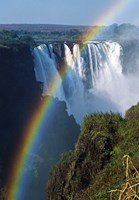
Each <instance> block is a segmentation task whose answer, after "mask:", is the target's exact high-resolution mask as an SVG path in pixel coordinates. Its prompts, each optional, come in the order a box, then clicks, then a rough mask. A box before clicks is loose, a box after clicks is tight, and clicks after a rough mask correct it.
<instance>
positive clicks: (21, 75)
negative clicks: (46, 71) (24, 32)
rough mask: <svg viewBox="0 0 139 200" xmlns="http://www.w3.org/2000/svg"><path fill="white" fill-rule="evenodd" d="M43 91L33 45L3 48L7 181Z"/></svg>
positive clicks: (0, 147)
mask: <svg viewBox="0 0 139 200" xmlns="http://www.w3.org/2000/svg"><path fill="white" fill-rule="evenodd" d="M40 95H41V91H40V89H39V86H38V83H36V81H35V74H34V63H33V57H32V55H31V52H30V47H29V46H13V47H7V48H6V47H0V165H1V166H2V167H1V168H2V174H3V177H2V179H5V178H6V176H5V175H6V174H7V170H8V168H9V167H10V162H12V160H13V156H14V150H15V149H16V146H17V144H18V140H19V139H20V138H21V135H22V132H23V129H24V126H25V124H26V123H27V121H28V118H29V117H30V115H31V113H32V111H33V109H34V106H35V105H36V103H37V101H38V100H39V98H40Z"/></svg>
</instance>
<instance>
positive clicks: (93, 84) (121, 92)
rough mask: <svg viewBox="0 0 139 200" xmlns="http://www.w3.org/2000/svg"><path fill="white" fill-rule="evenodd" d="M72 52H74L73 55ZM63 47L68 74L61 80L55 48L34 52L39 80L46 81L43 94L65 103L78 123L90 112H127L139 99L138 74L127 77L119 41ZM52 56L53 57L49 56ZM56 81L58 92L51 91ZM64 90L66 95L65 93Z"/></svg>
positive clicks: (39, 48)
mask: <svg viewBox="0 0 139 200" xmlns="http://www.w3.org/2000/svg"><path fill="white" fill-rule="evenodd" d="M72 52H73V53H72ZM72 52H71V50H70V48H69V47H68V45H66V44H64V53H65V62H66V67H67V71H68V73H67V75H66V77H65V78H64V80H63V81H62V80H61V78H60V75H59V73H58V70H57V66H56V60H55V56H56V55H55V54H54V53H53V51H52V45H51V46H49V51H48V47H47V46H46V45H45V44H43V45H40V46H38V47H36V48H35V49H34V51H33V55H34V59H35V73H36V79H37V81H40V82H43V84H44V88H43V94H44V95H46V94H48V95H52V96H54V97H58V98H59V100H65V101H66V103H67V108H68V113H69V114H73V115H74V117H75V119H76V121H77V122H78V123H82V119H83V117H84V116H85V115H87V114H89V113H90V112H97V111H99V112H109V111H114V112H120V113H122V114H124V112H125V111H126V110H127V109H128V108H129V107H130V106H132V105H133V104H136V103H137V102H138V100H139V86H138V84H137V83H138V77H137V75H135V74H134V75H133V74H130V75H124V74H123V73H122V65H121V61H120V56H121V53H122V48H121V46H120V45H119V44H118V43H116V42H88V43H87V44H86V48H85V49H82V51H80V49H79V45H78V44H74V46H73V50H72ZM50 54H51V56H50ZM55 77H56V78H57V80H58V82H59V85H60V86H59V90H58V91H57V93H56V94H55V93H52V92H51V91H49V89H48V88H49V84H50V82H51V81H52V80H53V79H55ZM63 91H64V92H63Z"/></svg>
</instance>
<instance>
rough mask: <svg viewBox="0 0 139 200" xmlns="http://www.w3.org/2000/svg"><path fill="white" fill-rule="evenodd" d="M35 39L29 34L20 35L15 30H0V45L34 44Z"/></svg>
mask: <svg viewBox="0 0 139 200" xmlns="http://www.w3.org/2000/svg"><path fill="white" fill-rule="evenodd" d="M33 44H34V39H33V38H32V36H31V35H29V34H23V35H19V34H17V33H16V32H15V31H6V30H4V31H2V32H0V46H3V47H9V46H15V45H18V46H19V45H33Z"/></svg>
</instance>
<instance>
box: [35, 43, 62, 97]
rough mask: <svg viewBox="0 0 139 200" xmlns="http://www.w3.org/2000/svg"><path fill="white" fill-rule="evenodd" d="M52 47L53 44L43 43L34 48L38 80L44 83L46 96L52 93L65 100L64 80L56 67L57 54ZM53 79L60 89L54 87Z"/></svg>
mask: <svg viewBox="0 0 139 200" xmlns="http://www.w3.org/2000/svg"><path fill="white" fill-rule="evenodd" d="M51 48H52V47H51V45H49V46H46V45H45V44H41V45H40V46H38V47H36V48H34V50H33V56H34V62H35V68H34V69H35V75H36V80H37V81H39V82H42V83H43V95H44V96H45V95H50V96H53V97H57V98H58V99H59V100H65V96H64V92H63V87H62V85H61V83H62V80H61V77H60V75H59V73H58V71H57V69H56V61H55V55H54V54H53V52H52V49H51ZM53 80H56V82H57V84H56V87H57V88H58V89H56V88H52V87H53V86H51V83H52V81H53ZM55 91H56V93H55Z"/></svg>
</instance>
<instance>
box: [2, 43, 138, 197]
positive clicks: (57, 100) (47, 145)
mask: <svg viewBox="0 0 139 200" xmlns="http://www.w3.org/2000/svg"><path fill="white" fill-rule="evenodd" d="M138 50H139V42H138V41H137V40H132V41H128V42H127V41H109V40H108V41H89V42H83V43H82V42H65V41H62V42H61V41H60V42H58V41H57V42H55V41H51V42H46V41H44V42H43V43H42V44H39V45H38V44H36V45H35V47H34V48H31V49H30V45H27V46H26V45H25V46H24V45H23V46H20V45H19V46H17V45H12V46H10V47H3V46H1V47H0V62H1V67H0V70H1V73H0V76H1V79H0V81H1V84H0V90H1V96H2V98H1V117H0V130H1V133H2V134H1V145H0V148H1V151H0V153H1V155H0V163H1V168H2V170H1V180H2V181H1V185H4V183H5V179H6V178H7V177H6V175H5V174H10V169H9V168H10V166H11V165H12V164H13V160H14V156H15V154H16V153H17V151H18V148H19V146H20V142H21V141H20V139H21V138H22V135H23V131H24V127H25V126H26V124H27V123H28V121H29V118H30V116H31V114H32V112H33V111H34V110H35V109H36V108H37V107H36V105H37V104H38V102H39V101H45V98H47V96H48V95H49V96H52V97H53V98H54V99H53V101H54V105H55V110H54V111H53V113H52V116H51V121H49V122H47V121H45V119H44V121H45V123H44V124H45V125H44V127H43V130H42V131H43V133H44V134H43V137H42V138H41V141H40V146H38V149H37V150H35V152H29V154H30V157H31V161H30V165H29V166H27V167H26V169H27V172H26V176H27V182H26V184H25V186H24V189H23V190H22V193H21V195H22V198H21V197H20V200H22V199H23V200H24V199H26V200H30V199H33V200H38V199H41V200H43V199H44V198H45V187H46V182H47V179H48V173H49V172H50V170H51V169H52V166H53V165H54V164H55V163H56V162H57V161H58V160H59V158H60V156H61V154H62V153H64V152H66V151H68V150H71V149H73V148H74V145H75V143H76V141H77V139H78V136H79V133H80V126H79V125H82V120H83V118H84V116H86V115H88V114H90V113H92V112H111V111H112V112H120V113H121V114H122V115H123V116H124V113H125V111H126V110H127V109H128V108H129V107H130V106H131V105H133V104H136V103H137V102H138V99H139V95H138V94H139V87H138V84H137V83H138V59H137V57H138V56H137V55H138ZM132 52H134V54H133V53H132ZM7 58H8V59H7ZM63 71H64V74H63ZM53 80H57V82H56V83H55V84H57V85H55V86H57V87H56V88H57V89H56V88H54V90H53V89H51V84H52V82H53ZM74 118H75V119H74ZM75 120H76V121H75ZM44 174H45V175H44ZM38 183H39V185H40V187H38ZM32 191H35V192H32Z"/></svg>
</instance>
